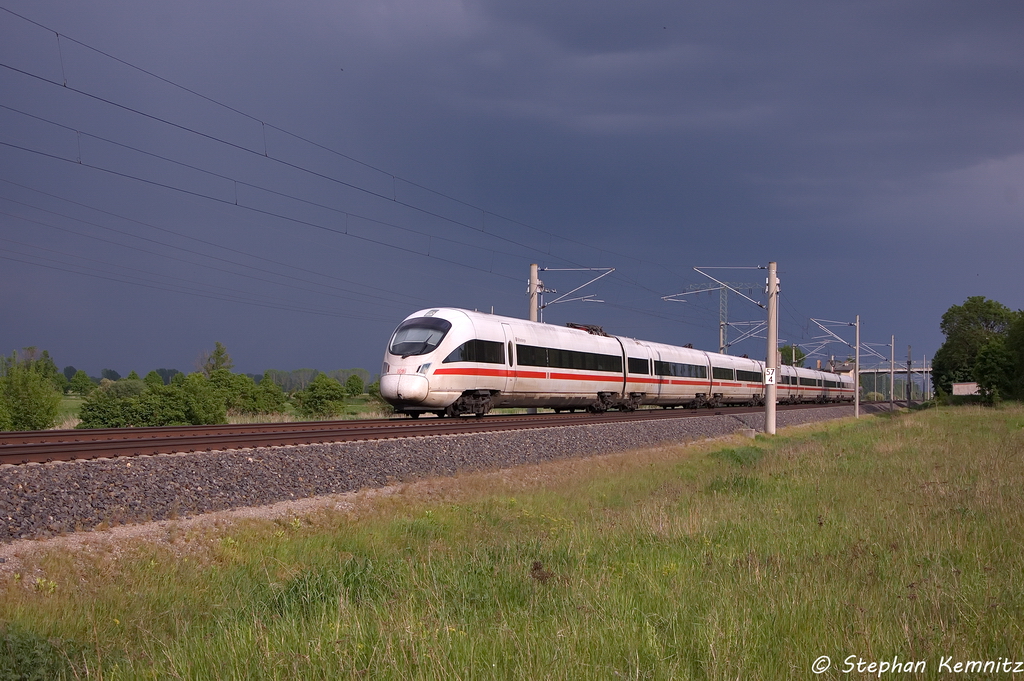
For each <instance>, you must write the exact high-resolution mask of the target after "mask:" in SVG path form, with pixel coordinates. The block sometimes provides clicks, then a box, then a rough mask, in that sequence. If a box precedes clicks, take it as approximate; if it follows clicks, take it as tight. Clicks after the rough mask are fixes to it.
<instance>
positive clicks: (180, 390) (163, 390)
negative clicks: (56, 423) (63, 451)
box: [78, 374, 227, 428]
mask: <svg viewBox="0 0 1024 681" xmlns="http://www.w3.org/2000/svg"><path fill="white" fill-rule="evenodd" d="M179 376H180V374H179V375H175V377H174V380H173V381H172V382H171V385H166V386H165V385H161V386H147V385H146V384H145V383H143V382H142V381H140V380H137V379H133V380H122V381H115V382H113V383H110V384H108V385H106V386H103V387H101V388H99V389H97V390H95V391H93V393H92V394H91V395H89V397H88V398H86V400H85V403H84V404H82V409H81V412H80V414H79V418H80V419H81V423H79V425H78V427H79V428H128V427H137V428H141V427H150V426H202V425H211V424H214V423H225V422H226V421H227V413H226V409H225V407H224V400H223V396H222V394H221V392H220V391H219V390H218V388H217V387H216V386H214V385H213V383H212V382H211V381H209V380H208V379H207V378H206V377H205V376H203V375H202V374H189V375H188V376H187V377H186V376H182V377H181V378H179ZM140 386H141V390H140Z"/></svg>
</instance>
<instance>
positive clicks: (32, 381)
mask: <svg viewBox="0 0 1024 681" xmlns="http://www.w3.org/2000/svg"><path fill="white" fill-rule="evenodd" d="M44 369H45V367H42V365H41V364H40V363H38V362H34V361H33V360H31V359H26V360H19V359H18V355H17V353H15V354H13V355H11V356H10V357H4V358H3V360H2V365H0V403H2V404H3V407H2V408H0V411H3V412H5V414H6V416H4V415H2V414H0V423H3V424H4V425H5V430H46V429H47V428H51V427H53V425H54V424H56V423H57V416H58V414H59V412H60V396H61V392H60V390H58V388H57V387H56V385H55V384H54V382H53V381H52V380H51V376H49V375H44ZM62 377H63V375H62Z"/></svg>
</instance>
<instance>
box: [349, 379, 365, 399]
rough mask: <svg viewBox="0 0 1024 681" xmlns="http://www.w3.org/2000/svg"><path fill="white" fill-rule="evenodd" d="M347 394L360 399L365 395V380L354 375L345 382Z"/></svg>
mask: <svg viewBox="0 0 1024 681" xmlns="http://www.w3.org/2000/svg"><path fill="white" fill-rule="evenodd" d="M345 392H347V393H348V394H349V395H350V396H351V397H358V396H359V395H362V394H363V379H362V378H361V377H360V376H359V375H358V374H352V375H351V376H349V377H348V380H346V381H345Z"/></svg>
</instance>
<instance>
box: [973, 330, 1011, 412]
mask: <svg viewBox="0 0 1024 681" xmlns="http://www.w3.org/2000/svg"><path fill="white" fill-rule="evenodd" d="M1013 370H1014V366H1013V355H1011V354H1010V352H1009V350H1007V349H1006V341H1005V340H1004V339H1003V338H1002V337H999V336H997V337H995V338H993V339H992V340H990V341H989V342H988V343H986V344H985V346H984V347H982V348H981V350H979V351H978V357H977V359H976V360H975V363H974V377H975V379H976V380H977V381H978V391H979V392H980V393H981V395H982V396H983V397H984V398H985V401H986V402H988V403H989V404H993V403H995V402H997V401H999V399H1000V398H1002V397H1008V396H1009V395H1010V393H1011V391H1012V389H1013V388H1012V384H1013V372H1014V371H1013Z"/></svg>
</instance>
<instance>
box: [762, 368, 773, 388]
mask: <svg viewBox="0 0 1024 681" xmlns="http://www.w3.org/2000/svg"><path fill="white" fill-rule="evenodd" d="M764 384H765V385H775V369H769V368H767V367H765V370H764Z"/></svg>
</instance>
